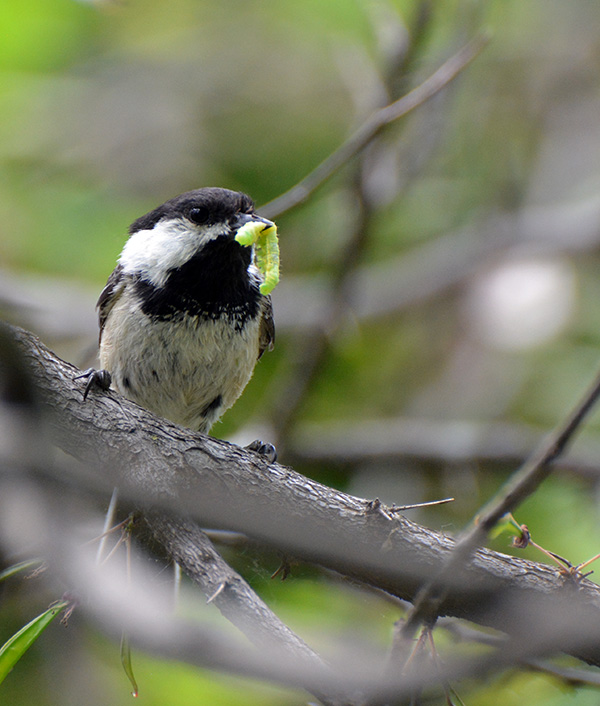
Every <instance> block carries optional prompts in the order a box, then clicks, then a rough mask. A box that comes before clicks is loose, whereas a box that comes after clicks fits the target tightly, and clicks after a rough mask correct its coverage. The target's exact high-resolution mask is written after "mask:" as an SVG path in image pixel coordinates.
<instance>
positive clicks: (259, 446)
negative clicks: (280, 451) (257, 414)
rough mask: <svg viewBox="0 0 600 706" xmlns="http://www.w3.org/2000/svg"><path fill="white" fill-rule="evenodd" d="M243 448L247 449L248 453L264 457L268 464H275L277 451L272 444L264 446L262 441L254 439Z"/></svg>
mask: <svg viewBox="0 0 600 706" xmlns="http://www.w3.org/2000/svg"><path fill="white" fill-rule="evenodd" d="M245 448H246V449H248V451H254V453H257V454H260V455H261V456H264V458H265V459H266V460H267V461H268V462H269V463H275V461H277V449H276V448H275V447H274V446H273V444H265V443H264V441H261V440H260V439H255V440H254V441H253V442H252V443H250V444H248V446H246V447H245Z"/></svg>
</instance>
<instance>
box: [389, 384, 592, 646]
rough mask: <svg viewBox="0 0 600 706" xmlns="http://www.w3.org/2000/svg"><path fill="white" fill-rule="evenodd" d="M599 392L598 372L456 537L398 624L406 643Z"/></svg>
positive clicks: (534, 484) (545, 469)
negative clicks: (501, 486) (547, 434)
mask: <svg viewBox="0 0 600 706" xmlns="http://www.w3.org/2000/svg"><path fill="white" fill-rule="evenodd" d="M599 396H600V374H599V375H598V376H597V377H596V379H595V380H594V382H593V384H592V385H591V386H590V387H589V388H588V389H587V390H586V392H585V393H584V395H583V396H582V398H581V399H580V401H579V402H578V403H577V404H576V405H575V407H574V408H573V410H572V412H571V413H570V414H569V415H568V416H567V417H566V418H565V420H564V421H563V422H562V423H560V424H559V425H558V426H557V427H556V429H555V430H554V431H553V432H552V433H551V434H550V435H549V436H548V437H547V438H546V440H545V441H544V442H542V444H541V445H540V447H539V449H538V450H537V451H536V452H534V453H533V455H532V456H531V458H530V459H529V460H528V461H527V462H526V463H525V464H524V465H523V466H522V467H521V468H520V469H519V470H518V471H517V472H516V473H515V474H514V475H513V476H512V478H510V479H509V481H508V483H507V484H506V485H505V486H504V488H502V489H501V490H500V492H499V493H497V495H496V496H495V497H494V498H492V499H491V500H490V501H489V502H488V503H487V505H486V506H485V507H484V508H483V509H482V511H481V513H480V514H479V515H478V516H477V517H476V518H475V520H474V521H473V522H472V523H471V525H470V527H468V528H467V529H466V530H465V531H464V532H463V533H462V534H461V535H460V536H459V537H458V539H457V542H456V547H455V549H454V550H453V551H452V553H451V554H450V556H449V557H448V559H447V561H446V562H445V564H444V566H443V567H442V569H441V571H440V572H439V574H438V576H437V577H436V578H435V579H433V580H432V581H430V582H429V583H428V584H427V585H426V586H425V587H424V588H423V589H422V590H421V591H420V593H419V594H418V595H417V598H416V600H415V602H414V605H413V609H412V610H411V611H410V613H409V615H408V617H407V619H406V621H405V623H404V624H403V626H402V636H403V638H404V640H405V641H406V643H407V644H408V643H409V642H410V640H411V639H412V637H413V636H414V634H415V632H416V631H417V629H418V627H419V625H421V624H422V623H425V624H431V622H433V621H435V619H436V617H437V614H438V609H439V607H440V605H441V604H442V602H443V600H444V597H445V596H446V590H445V589H444V585H445V584H446V582H447V580H448V579H449V578H450V577H451V576H452V574H454V573H455V572H456V571H457V570H458V569H459V568H460V567H462V566H464V565H465V564H466V562H467V561H468V559H469V557H470V555H471V554H472V552H473V551H474V550H475V549H476V548H477V546H479V545H480V544H482V543H483V541H484V540H485V538H486V536H487V534H488V532H489V531H490V530H491V529H492V527H494V525H495V524H496V522H498V520H499V519H500V518H501V517H502V516H503V515H505V514H506V513H508V512H513V511H514V510H515V508H516V507H517V506H518V505H519V504H520V503H522V502H523V501H524V500H526V499H527V498H528V497H529V496H530V495H531V494H532V493H533V492H534V491H535V490H536V489H537V488H538V487H539V486H540V485H541V483H542V482H543V481H544V480H545V479H546V478H547V477H548V475H549V474H550V472H551V464H552V462H553V461H554V460H555V459H556V458H557V457H558V456H560V454H561V453H563V451H564V450H565V448H566V446H567V445H568V443H569V442H570V441H571V439H572V438H573V435H574V434H575V432H576V431H577V430H578V429H579V427H580V426H581V423H582V422H583V420H584V418H585V417H586V415H587V414H588V413H589V412H590V410H591V409H592V407H593V405H594V404H595V403H596V401H597V399H598V397H599Z"/></svg>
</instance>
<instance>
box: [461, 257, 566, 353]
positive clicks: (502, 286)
mask: <svg viewBox="0 0 600 706" xmlns="http://www.w3.org/2000/svg"><path fill="white" fill-rule="evenodd" d="M575 300H576V278H575V273H574V271H573V268H572V267H571V265H570V263H569V262H568V261H567V260H566V259H551V260H550V259H528V260H517V261H510V262H503V263H502V264H500V265H498V266H496V267H495V268H494V269H492V270H488V271H487V272H485V273H484V274H481V275H479V276H478V277H477V278H476V279H475V280H474V282H473V284H472V285H471V288H470V291H469V293H468V295H467V303H466V314H467V322H468V325H469V327H470V329H471V332H472V333H473V334H474V335H475V336H476V337H477V338H479V339H480V340H481V341H483V342H484V343H486V344H487V345H489V346H492V347H494V348H502V349H506V350H515V349H521V348H529V347H532V346H536V345H540V344H542V343H545V342H546V341H548V340H550V339H551V338H553V337H554V336H557V335H558V334H559V333H560V332H561V331H563V329H564V328H565V326H566V325H567V323H568V322H569V320H570V318H571V315H572V314H573V310H574V307H575Z"/></svg>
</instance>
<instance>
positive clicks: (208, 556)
mask: <svg viewBox="0 0 600 706" xmlns="http://www.w3.org/2000/svg"><path fill="white" fill-rule="evenodd" d="M147 523H148V526H149V528H150V530H151V532H152V534H153V535H154V537H155V539H156V540H157V541H158V542H160V544H161V545H162V546H163V547H165V548H166V549H167V551H168V553H169V556H170V557H171V559H173V560H174V561H176V562H177V563H178V564H179V566H180V567H181V568H182V569H183V571H184V572H185V573H186V574H187V575H188V576H189V577H190V578H191V579H192V580H193V581H194V582H195V583H196V584H197V585H198V586H199V587H200V589H201V590H202V592H203V593H204V595H205V596H206V597H207V599H208V601H209V602H211V603H213V604H214V605H215V606H216V607H217V608H218V609H219V611H220V612H221V613H222V614H223V615H224V616H225V617H226V618H227V619H228V620H230V621H231V623H233V625H235V626H236V627H237V628H238V629H239V630H241V631H242V632H243V633H244V634H245V635H246V636H247V637H248V638H249V639H250V641H251V642H252V643H254V644H255V645H257V646H258V647H259V648H263V649H268V650H269V651H271V652H273V653H275V652H277V651H278V652H279V653H280V655H281V656H283V657H284V658H285V659H288V660H289V661H290V662H293V661H294V660H299V661H300V663H301V664H302V665H303V667H304V668H305V669H306V670H309V669H310V668H311V667H312V668H313V669H315V670H316V671H317V672H318V673H322V674H323V675H326V674H327V672H328V668H327V666H326V665H325V663H324V662H323V660H322V659H321V658H320V657H319V656H318V655H317V654H316V653H315V652H314V651H313V650H312V649H311V648H310V647H309V646H308V645H307V644H306V643H305V642H304V641H303V640H301V639H300V638H299V637H298V636H297V635H296V634H295V633H294V632H292V630H290V628H289V627H288V626H287V625H285V624H284V623H283V622H282V621H281V620H280V619H279V618H278V617H277V616H276V615H275V613H273V611H272V610H271V609H270V608H269V607H268V606H267V605H266V603H265V602H264V601H262V600H261V599H260V598H259V597H258V596H257V595H256V593H255V592H254V591H253V590H252V589H251V588H250V586H249V585H248V583H247V582H246V581H244V579H243V578H242V577H241V576H240V575H239V574H238V573H237V572H236V571H234V570H233V569H232V568H231V567H230V566H229V564H227V562H226V561H224V559H223V558H222V557H221V555H220V554H219V553H218V552H217V551H216V550H215V548H214V547H213V545H212V542H211V541H210V540H209V538H208V537H207V535H206V534H205V533H204V532H203V531H202V530H201V529H200V527H199V526H198V525H196V524H195V523H194V522H191V521H189V520H177V519H174V518H172V517H169V516H167V515H164V514H157V513H152V514H149V515H148V517H147ZM329 677H330V680H331V681H333V674H331V675H329ZM311 690H312V692H313V693H314V695H315V696H316V697H317V698H318V699H319V700H320V701H321V702H322V703H323V704H331V705H333V704H342V703H344V704H348V703H349V698H350V697H349V695H348V694H345V695H344V696H342V695H340V694H337V695H336V694H333V693H331V692H329V693H325V692H324V691H323V690H322V689H321V690H319V689H315V688H314V686H313V687H309V691H311Z"/></svg>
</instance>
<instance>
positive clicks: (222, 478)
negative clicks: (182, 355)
mask: <svg viewBox="0 0 600 706" xmlns="http://www.w3.org/2000/svg"><path fill="white" fill-rule="evenodd" d="M15 335H16V337H17V341H18V343H19V345H20V348H21V349H22V351H23V354H24V356H25V358H26V360H27V362H28V364H29V365H30V366H31V371H32V375H33V379H34V380H35V384H36V388H37V390H38V392H39V395H40V397H41V399H42V401H43V403H44V408H45V411H46V412H47V414H48V419H49V424H50V431H51V433H52V436H53V438H54V441H55V443H57V444H58V445H59V446H60V447H61V448H63V449H64V450H65V451H67V452H68V453H70V454H71V455H74V456H76V457H77V458H79V459H80V460H82V461H84V462H85V463H86V464H89V465H91V466H92V467H93V468H96V469H97V472H98V476H97V477H98V478H101V479H102V481H103V482H104V483H105V484H106V487H107V488H111V487H112V485H113V484H117V485H118V486H119V487H120V489H121V490H122V493H123V494H124V495H125V496H127V495H129V496H130V497H131V498H133V499H134V500H135V502H136V504H137V505H138V506H142V507H148V506H150V507H152V509H153V511H156V510H157V508H159V507H163V508H164V509H165V511H168V510H169V509H171V510H175V511H177V512H178V513H185V514H187V515H189V516H190V517H194V518H195V519H197V520H198V521H199V522H201V523H203V524H204V525H206V526H211V527H216V528H225V529H231V530H234V531H241V532H244V533H245V534H247V535H249V536H250V537H252V538H253V539H256V540H257V541H259V542H263V543H266V544H268V545H270V546H273V547H276V548H278V549H280V550H282V551H284V552H285V553H288V554H290V555H292V556H295V557H298V558H300V559H303V560H305V561H308V562H313V563H317V564H321V565H322V566H325V567H328V568H330V569H333V570H335V571H337V572H339V573H341V574H343V575H346V576H348V577H350V578H353V579H355V580H359V581H361V582H363V583H366V584H369V585H371V586H375V587H378V588H381V589H383V590H385V591H388V592H390V593H392V594H393V595H396V596H398V597H400V598H404V599H409V600H410V599H414V597H415V595H416V594H417V593H418V591H419V587H420V586H422V585H423V583H426V582H430V581H431V580H432V579H434V578H435V577H437V576H439V567H440V566H441V565H445V564H446V563H447V560H448V557H450V556H453V550H454V548H455V546H456V545H455V543H454V541H453V540H452V538H450V537H448V536H447V535H445V534H440V533H438V532H433V531H431V530H428V529H426V528H424V527H421V526H419V525H416V524H415V523H412V522H409V521H408V520H407V519H406V518H404V517H403V516H401V515H400V516H397V517H394V519H393V520H390V519H389V518H388V517H387V516H386V512H385V507H384V506H381V505H378V504H376V503H373V502H367V501H365V500H362V499H360V498H356V497H353V496H350V495H347V494H345V493H341V492H339V491H335V490H332V489H331V488H327V487H326V486H323V485H321V484H319V483H316V482H314V481H311V480H309V479H307V478H305V477H303V476H301V475H299V474H297V473H295V472H294V471H293V470H292V469H290V468H285V467H283V466H279V465H277V464H271V465H269V464H268V463H267V462H266V461H265V460H264V459H262V458H261V457H259V456H256V455H255V454H252V453H249V452H247V451H245V450H243V449H240V448H239V447H236V446H234V445H231V444H228V443H226V442H223V441H219V440H217V439H212V438H209V437H205V436H203V435H201V434H197V433H193V432H191V431H190V430H188V429H183V428H181V427H177V426H175V425H173V424H171V423H169V422H167V421H166V420H163V419H160V418H158V417H156V416H154V415H152V414H150V413H148V412H146V411H145V410H142V409H141V408H139V407H137V406H136V405H134V404H132V403H131V402H128V401H127V400H125V399H123V398H121V397H119V396H118V395H116V394H115V393H112V392H111V393H107V394H102V395H96V394H94V395H93V396H92V397H91V398H90V399H88V401H87V402H86V403H85V404H84V403H83V402H82V399H81V386H80V385H79V384H76V383H73V381H72V379H73V377H74V375H75V374H76V373H77V372H78V371H77V369H76V368H74V367H73V366H71V365H69V364H67V363H65V362H63V361H61V360H60V359H58V358H56V357H55V356H54V355H53V354H52V353H51V352H50V351H49V350H48V349H47V348H45V347H44V346H43V345H42V344H41V343H40V342H39V341H38V340H37V339H36V338H35V337H34V336H32V335H31V334H28V333H27V332H24V331H22V330H16V331H15ZM553 448H554V449H555V447H553ZM544 458H546V457H544ZM42 470H43V469H42ZM379 507H382V509H383V510H384V512H381V511H379V510H378V508H379ZM167 549H168V547H167ZM443 594H444V597H443V600H442V601H441V603H440V604H439V606H438V611H439V613H440V614H448V615H455V616H459V617H464V618H468V619H470V620H473V621H475V622H478V623H480V624H483V625H488V626H492V627H497V628H499V629H501V630H503V631H505V632H507V633H508V634H510V635H512V636H513V637H514V638H515V639H517V638H519V637H522V638H523V639H525V638H527V639H529V640H531V639H532V635H535V637H536V640H538V639H539V640H540V641H542V642H540V643H539V645H543V644H544V642H543V641H544V640H548V639H550V637H551V638H552V641H551V642H549V643H546V648H545V649H546V650H550V649H552V651H557V650H563V651H566V652H568V653H570V654H573V655H575V656H578V657H580V658H583V659H586V660H588V661H590V662H591V663H594V664H600V644H599V643H598V640H597V636H598V634H600V588H598V587H597V586H596V585H595V584H592V583H591V582H589V581H587V580H585V579H579V580H577V581H575V579H572V580H571V581H569V580H566V579H565V578H564V577H562V576H560V575H559V574H557V571H556V569H555V568H553V567H548V566H545V565H544V564H539V563H535V562H531V561H526V560H523V559H520V558H516V557H508V556H505V555H502V554H498V553H496V552H492V551H489V550H486V549H481V548H479V549H476V550H475V551H474V552H473V553H472V554H471V555H470V559H469V561H467V562H465V563H462V562H461V563H460V564H458V563H457V564H456V566H455V571H454V572H453V573H450V572H445V574H444V585H443ZM539 645H538V647H539Z"/></svg>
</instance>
